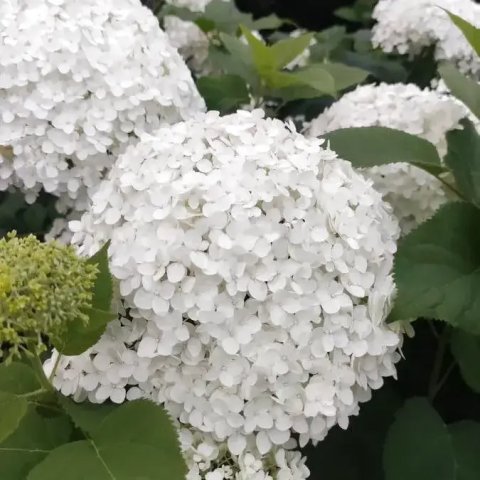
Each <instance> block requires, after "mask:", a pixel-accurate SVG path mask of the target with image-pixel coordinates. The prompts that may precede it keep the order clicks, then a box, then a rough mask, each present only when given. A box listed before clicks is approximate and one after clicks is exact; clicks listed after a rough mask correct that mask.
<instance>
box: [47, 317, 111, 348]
mask: <svg viewBox="0 0 480 480" xmlns="http://www.w3.org/2000/svg"><path fill="white" fill-rule="evenodd" d="M87 314H88V316H89V322H88V324H86V325H85V324H84V323H83V322H81V321H76V322H70V323H69V325H68V330H67V332H66V333H65V334H64V335H63V337H62V339H61V340H60V341H59V342H54V346H55V348H56V349H57V350H58V351H59V352H60V353H61V354H63V355H80V354H81V353H83V352H85V351H86V350H88V349H89V348H90V347H92V346H93V345H95V344H96V343H97V342H98V340H99V339H100V337H101V336H102V335H103V333H104V332H105V329H106V327H107V325H108V323H109V322H111V321H112V320H114V319H115V318H117V317H118V314H116V313H113V312H105V311H102V310H95V309H93V308H89V309H88V310H87Z"/></svg>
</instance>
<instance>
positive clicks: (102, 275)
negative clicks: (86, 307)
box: [87, 242, 113, 312]
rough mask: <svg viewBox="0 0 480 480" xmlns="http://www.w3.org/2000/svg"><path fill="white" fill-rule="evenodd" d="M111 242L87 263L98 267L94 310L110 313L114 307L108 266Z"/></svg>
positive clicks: (111, 280)
mask: <svg viewBox="0 0 480 480" xmlns="http://www.w3.org/2000/svg"><path fill="white" fill-rule="evenodd" d="M109 246H110V242H107V243H105V245H103V247H102V248H101V249H100V250H99V251H98V252H97V253H96V254H95V255H93V256H92V257H90V258H89V259H88V260H87V263H90V264H92V265H97V267H98V275H97V278H96V280H95V286H94V290H93V302H92V308H94V309H95V310H103V311H106V312H109V311H110V309H111V306H112V297H113V279H112V275H111V273H110V269H109V266H108V247H109Z"/></svg>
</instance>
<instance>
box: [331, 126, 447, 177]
mask: <svg viewBox="0 0 480 480" xmlns="http://www.w3.org/2000/svg"><path fill="white" fill-rule="evenodd" d="M324 138H326V139H327V140H328V141H329V142H330V146H331V148H332V150H334V151H335V152H337V153H338V155H339V156H340V157H341V158H343V159H345V160H348V161H349V162H351V163H352V164H353V166H354V167H357V168H365V167H373V166H376V165H385V164H388V163H400V162H408V163H411V164H413V165H416V166H418V167H421V168H423V169H425V170H427V171H429V172H435V173H439V172H441V171H442V170H443V168H442V166H441V161H440V157H439V155H438V152H437V149H436V148H435V146H434V145H432V144H431V143H430V142H428V141H427V140H424V139H423V138H420V137H416V136H415V135H410V134H409V133H405V132H402V131H400V130H394V129H391V128H386V127H358V128H344V129H340V130H335V131H334V132H330V133H327V134H326V135H324Z"/></svg>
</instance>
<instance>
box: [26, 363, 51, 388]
mask: <svg viewBox="0 0 480 480" xmlns="http://www.w3.org/2000/svg"><path fill="white" fill-rule="evenodd" d="M31 363H32V367H33V369H34V370H35V373H36V374H37V378H38V379H39V380H40V384H41V385H42V387H43V388H44V389H45V390H47V391H51V390H53V387H52V384H51V383H50V382H49V381H48V378H47V377H46V375H45V372H44V370H43V365H42V361H41V360H40V358H39V357H38V355H34V356H33V358H32V359H31Z"/></svg>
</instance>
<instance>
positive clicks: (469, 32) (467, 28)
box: [443, 9, 480, 55]
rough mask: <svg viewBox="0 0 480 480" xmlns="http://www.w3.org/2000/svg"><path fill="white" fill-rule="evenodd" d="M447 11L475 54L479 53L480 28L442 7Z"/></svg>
mask: <svg viewBox="0 0 480 480" xmlns="http://www.w3.org/2000/svg"><path fill="white" fill-rule="evenodd" d="M443 10H445V11H446V12H447V13H448V16H449V17H450V19H451V20H452V22H453V23H454V24H455V25H456V26H457V27H458V28H459V29H460V30H461V31H462V33H463V34H464V35H465V38H466V39H467V40H468V43H469V44H470V45H471V46H472V48H473V49H474V50H475V52H476V54H477V55H480V29H479V28H477V27H475V26H474V25H472V24H471V23H469V22H467V21H466V20H464V19H463V18H462V17H459V16H458V15H455V14H454V13H452V12H449V11H448V10H446V9H443Z"/></svg>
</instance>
